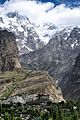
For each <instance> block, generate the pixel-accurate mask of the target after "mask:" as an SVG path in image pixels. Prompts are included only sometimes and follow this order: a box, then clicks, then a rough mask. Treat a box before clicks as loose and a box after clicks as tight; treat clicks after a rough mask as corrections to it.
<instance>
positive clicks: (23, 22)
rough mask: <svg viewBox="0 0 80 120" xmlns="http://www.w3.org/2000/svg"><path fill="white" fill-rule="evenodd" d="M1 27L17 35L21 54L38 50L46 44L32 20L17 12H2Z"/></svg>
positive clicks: (0, 16) (0, 15)
mask: <svg viewBox="0 0 80 120" xmlns="http://www.w3.org/2000/svg"><path fill="white" fill-rule="evenodd" d="M0 28H1V29H7V30H9V31H11V32H13V33H14V34H15V35H16V41H17V44H18V48H19V52H20V54H23V53H26V52H29V51H33V50H36V49H38V48H41V47H42V46H43V45H44V42H43V41H41V40H40V37H39V35H38V33H37V32H36V31H35V29H34V26H33V25H32V24H31V22H30V20H29V19H28V18H27V17H26V16H22V15H20V14H18V13H17V12H10V13H7V14H4V15H2V14H0Z"/></svg>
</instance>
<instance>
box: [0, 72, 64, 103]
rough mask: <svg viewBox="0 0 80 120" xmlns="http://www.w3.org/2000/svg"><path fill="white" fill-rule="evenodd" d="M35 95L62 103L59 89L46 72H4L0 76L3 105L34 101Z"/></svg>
mask: <svg viewBox="0 0 80 120" xmlns="http://www.w3.org/2000/svg"><path fill="white" fill-rule="evenodd" d="M37 95H45V96H49V100H51V101H53V102H60V101H63V100H64V99H63V96H62V92H61V90H60V88H59V87H58V86H57V85H56V84H55V83H54V80H53V79H52V78H51V77H50V76H49V75H48V73H46V72H43V71H42V72H41V71H20V72H19V71H18V72H17V71H12V72H9V71H6V72H4V73H3V74H0V99H2V100H3V102H5V103H10V102H11V101H12V102H13V103H18V102H20V103H26V102H30V101H35V100H36V99H37Z"/></svg>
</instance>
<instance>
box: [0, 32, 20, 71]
mask: <svg viewBox="0 0 80 120" xmlns="http://www.w3.org/2000/svg"><path fill="white" fill-rule="evenodd" d="M14 68H21V65H20V62H19V60H18V48H17V45H16V39H15V36H14V34H13V33H11V32H8V31H6V30H0V71H6V70H13V69H14Z"/></svg>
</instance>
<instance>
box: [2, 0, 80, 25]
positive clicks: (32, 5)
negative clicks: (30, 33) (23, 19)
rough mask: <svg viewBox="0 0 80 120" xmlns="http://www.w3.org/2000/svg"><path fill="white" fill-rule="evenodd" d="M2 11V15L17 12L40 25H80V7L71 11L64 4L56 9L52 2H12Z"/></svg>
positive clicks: (3, 6) (15, 0) (24, 0)
mask: <svg viewBox="0 0 80 120" xmlns="http://www.w3.org/2000/svg"><path fill="white" fill-rule="evenodd" d="M0 11H1V13H2V14H6V13H8V12H14V11H17V12H19V13H20V14H23V15H25V16H27V17H28V18H29V19H30V20H31V22H34V23H35V24H40V25H41V24H44V23H47V22H48V23H49V22H50V23H53V24H55V25H57V26H59V25H60V26H61V25H80V7H78V8H73V9H71V8H69V7H66V6H65V5H64V4H62V5H59V6H56V7H54V4H53V3H51V2H47V3H41V2H36V1H27V0H10V1H7V2H6V3H4V4H3V5H1V6H0Z"/></svg>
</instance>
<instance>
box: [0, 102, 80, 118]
mask: <svg viewBox="0 0 80 120" xmlns="http://www.w3.org/2000/svg"><path fill="white" fill-rule="evenodd" d="M0 120H80V101H77V102H72V101H67V102H66V103H64V102H61V103H47V104H46V105H44V104H39V105H29V104H26V105H21V104H20V103H18V104H16V105H15V104H14V105H12V104H10V105H3V104H1V105H0Z"/></svg>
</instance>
